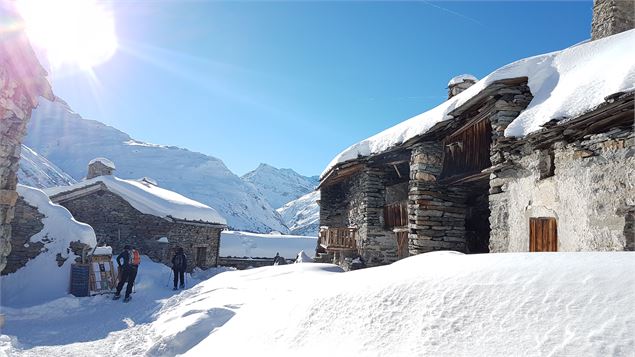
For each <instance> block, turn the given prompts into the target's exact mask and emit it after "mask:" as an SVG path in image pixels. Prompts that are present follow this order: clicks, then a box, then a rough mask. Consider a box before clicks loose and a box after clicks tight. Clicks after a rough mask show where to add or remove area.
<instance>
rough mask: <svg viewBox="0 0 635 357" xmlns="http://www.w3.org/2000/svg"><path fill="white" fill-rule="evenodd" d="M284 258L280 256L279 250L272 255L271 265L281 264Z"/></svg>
mask: <svg viewBox="0 0 635 357" xmlns="http://www.w3.org/2000/svg"><path fill="white" fill-rule="evenodd" d="M283 261H284V258H283V257H281V256H280V253H279V252H276V256H275V257H273V265H281V264H284V263H283Z"/></svg>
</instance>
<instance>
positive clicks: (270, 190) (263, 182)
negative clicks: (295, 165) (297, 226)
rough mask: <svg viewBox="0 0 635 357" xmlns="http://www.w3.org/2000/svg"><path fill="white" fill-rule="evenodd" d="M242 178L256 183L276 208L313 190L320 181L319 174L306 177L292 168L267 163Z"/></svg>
mask: <svg viewBox="0 0 635 357" xmlns="http://www.w3.org/2000/svg"><path fill="white" fill-rule="evenodd" d="M242 179H243V180H244V181H247V182H249V183H251V184H252V185H254V187H256V189H257V190H258V192H260V193H261V194H262V196H263V197H264V198H265V199H266V200H267V202H269V204H270V205H271V206H272V207H274V208H279V207H282V206H283V205H284V204H286V203H287V202H291V201H293V200H295V199H297V198H299V197H300V196H303V195H306V194H307V193H309V192H311V191H313V189H314V188H315V186H317V184H318V182H319V179H318V177H317V176H312V177H306V176H302V175H300V174H299V173H297V172H295V171H293V170H291V169H278V168H275V167H273V166H270V165H267V164H260V166H258V167H257V168H256V169H255V170H253V171H250V172H248V173H246V174H245V175H244V176H243V177H242Z"/></svg>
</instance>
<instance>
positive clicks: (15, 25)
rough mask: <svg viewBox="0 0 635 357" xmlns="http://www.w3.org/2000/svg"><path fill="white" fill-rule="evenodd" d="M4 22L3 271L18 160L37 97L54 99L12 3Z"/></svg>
mask: <svg viewBox="0 0 635 357" xmlns="http://www.w3.org/2000/svg"><path fill="white" fill-rule="evenodd" d="M0 13H2V17H3V19H2V21H3V23H4V24H9V25H10V26H7V27H6V28H7V29H9V30H8V31H4V30H3V31H2V33H0V271H1V270H3V269H4V267H5V264H6V256H7V255H9V252H10V251H11V244H10V239H11V220H12V219H13V215H14V210H15V204H16V201H17V199H18V195H17V193H16V185H17V176H16V174H17V171H18V160H19V159H20V150H21V143H22V138H23V137H24V135H25V133H26V125H27V122H28V120H29V118H30V117H31V110H33V108H35V107H36V106H37V102H38V97H39V96H45V97H47V98H49V99H52V96H53V94H52V92H51V88H50V86H49V84H48V82H47V80H46V71H44V69H43V68H42V66H41V65H40V63H39V62H38V60H37V58H36V57H35V53H34V52H33V49H32V48H31V45H30V44H29V41H28V39H27V38H26V35H25V34H24V32H23V30H22V29H23V26H20V23H21V19H20V17H19V15H18V14H17V12H16V11H15V9H14V6H13V2H11V1H8V2H7V1H3V2H1V3H0Z"/></svg>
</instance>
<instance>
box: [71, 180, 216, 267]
mask: <svg viewBox="0 0 635 357" xmlns="http://www.w3.org/2000/svg"><path fill="white" fill-rule="evenodd" d="M60 204H61V205H62V206H64V207H66V208H67V209H68V210H69V211H70V212H71V213H72V214H73V216H74V217H75V219H77V220H78V221H80V222H84V223H87V224H89V225H91V226H92V227H93V229H94V230H95V235H96V236H97V242H98V243H106V244H108V245H110V246H112V247H113V250H114V252H115V253H118V252H121V251H122V250H123V247H124V246H125V245H126V244H130V245H133V246H136V247H137V248H138V249H139V250H140V252H141V254H145V255H147V256H148V257H150V258H151V259H152V260H153V261H155V262H161V263H164V264H167V265H171V259H172V255H173V254H174V251H175V249H176V247H182V248H183V249H184V251H185V254H186V255H187V259H188V269H189V270H191V269H193V268H194V266H195V265H196V261H195V259H196V249H197V247H205V248H206V257H207V259H206V261H205V264H204V265H203V266H200V267H201V268H208V267H212V266H216V265H217V263H218V249H219V243H220V232H221V228H220V227H217V226H211V225H205V224H190V223H183V222H179V221H174V222H170V221H168V220H166V219H164V218H160V217H156V216H152V215H148V214H143V213H141V212H139V211H137V210H136V209H135V208H134V207H132V206H131V205H130V204H129V203H128V202H126V201H125V200H124V199H122V198H121V197H119V196H118V195H116V194H113V193H112V192H110V191H107V190H101V191H98V192H94V193H91V194H88V195H86V196H82V197H79V198H75V199H72V200H68V201H64V202H61V203H60ZM162 237H167V238H168V242H169V243H161V242H159V241H158V240H159V238H162Z"/></svg>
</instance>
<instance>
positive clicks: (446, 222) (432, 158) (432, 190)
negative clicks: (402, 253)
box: [408, 141, 466, 255]
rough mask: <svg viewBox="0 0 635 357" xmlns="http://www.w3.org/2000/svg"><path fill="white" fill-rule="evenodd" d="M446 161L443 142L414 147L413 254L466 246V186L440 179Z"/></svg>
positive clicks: (411, 192)
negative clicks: (446, 182)
mask: <svg viewBox="0 0 635 357" xmlns="http://www.w3.org/2000/svg"><path fill="white" fill-rule="evenodd" d="M442 165H443V144H442V143H441V142H439V141H429V142H422V143H419V144H417V145H416V146H415V147H413V149H412V158H411V161H410V189H409V194H408V213H409V225H408V228H409V234H408V240H409V242H408V243H409V244H408V250H409V253H410V255H415V254H421V253H426V252H431V251H435V250H457V251H460V252H464V251H465V250H466V241H465V200H466V190H465V189H464V188H463V187H461V186H456V185H450V186H446V185H442V184H440V183H439V182H438V181H437V180H438V177H439V175H440V174H441V169H442Z"/></svg>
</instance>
